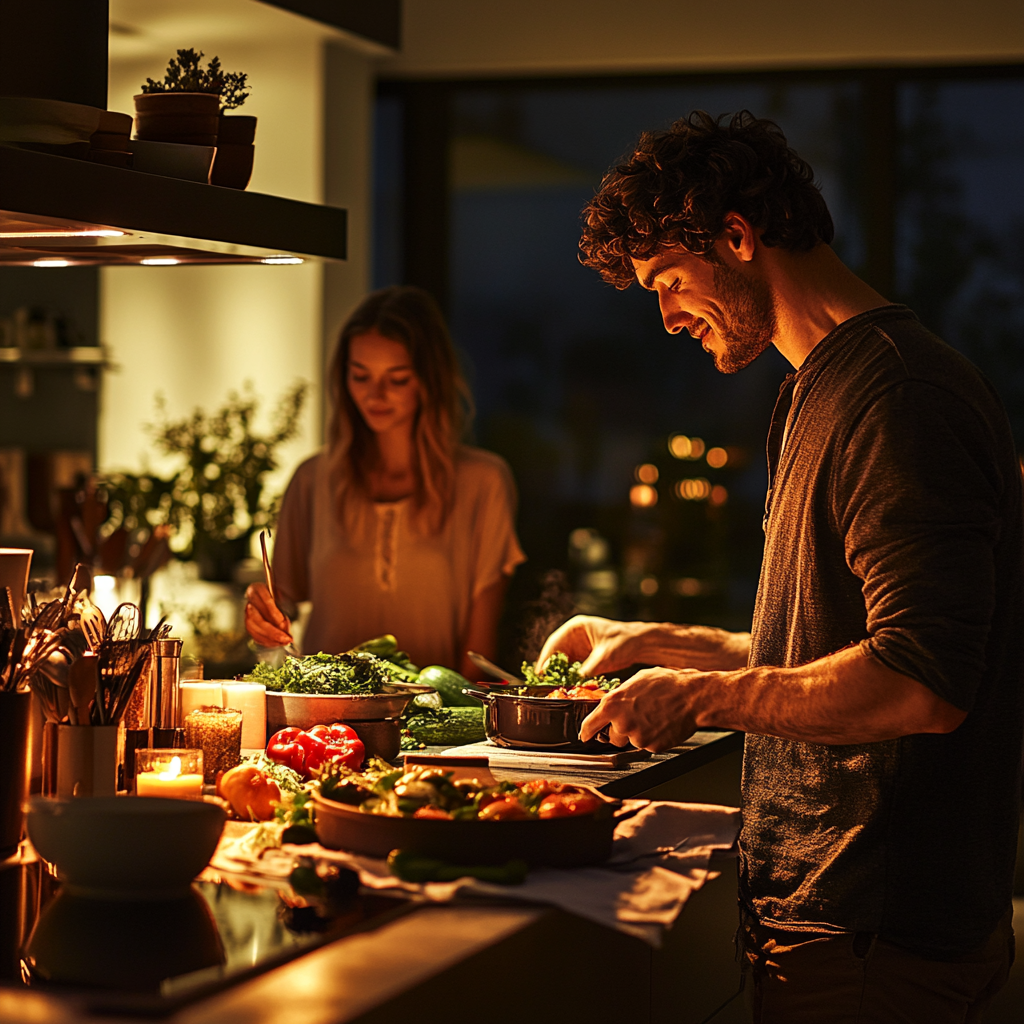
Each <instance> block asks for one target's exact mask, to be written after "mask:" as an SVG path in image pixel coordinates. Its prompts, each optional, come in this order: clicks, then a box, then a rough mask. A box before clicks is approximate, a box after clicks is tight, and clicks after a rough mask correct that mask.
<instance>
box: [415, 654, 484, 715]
mask: <svg viewBox="0 0 1024 1024" xmlns="http://www.w3.org/2000/svg"><path fill="white" fill-rule="evenodd" d="M416 682H417V683H420V684H421V685H423V686H432V687H433V688H434V689H435V690H437V692H438V693H439V694H441V700H443V701H444V704H445V707H449V708H479V707H480V701H478V700H475V699H474V698H473V697H467V696H466V695H465V694H464V693H463V692H462V688H463V687H464V686H469V685H470V682H469V680H468V679H467V678H466V677H465V676H460V675H459V673H458V672H456V671H455V670H454V669H450V668H444V667H443V666H442V665H428V666H427V667H426V668H425V669H424V670H423V671H422V672H421V673H420V674H419V677H418V678H417V680H416Z"/></svg>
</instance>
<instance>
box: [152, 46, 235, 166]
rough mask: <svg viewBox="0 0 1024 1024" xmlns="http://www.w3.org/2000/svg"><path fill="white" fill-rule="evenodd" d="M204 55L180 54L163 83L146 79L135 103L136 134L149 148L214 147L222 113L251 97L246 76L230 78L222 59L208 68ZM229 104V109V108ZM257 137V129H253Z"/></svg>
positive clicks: (190, 50) (213, 61)
mask: <svg viewBox="0 0 1024 1024" xmlns="http://www.w3.org/2000/svg"><path fill="white" fill-rule="evenodd" d="M203 56H204V54H203V52H202V51H201V50H200V51H199V52H198V53H196V51H195V50H192V49H189V50H178V52H177V56H175V57H172V58H171V59H170V61H168V64H167V70H166V72H165V73H164V77H163V81H160V82H156V81H154V80H153V79H152V78H147V79H146V83H145V85H143V86H142V92H141V93H140V94H139V95H138V96H136V97H135V130H136V135H137V136H138V138H139V139H142V140H145V141H148V142H176V143H179V144H183V145H190V146H216V145H217V136H218V131H219V128H220V114H221V112H222V110H223V109H234V108H235V107H238V106H241V104H242V103H244V102H245V100H246V98H247V97H248V95H249V94H248V93H247V92H245V83H246V78H247V76H246V75H245V74H243V73H240V72H226V71H224V69H223V68H222V67H221V66H220V58H218V57H214V58H212V59H211V60H210V61H209V63H208V64H207V65H206V67H205V68H204V67H203V66H202V59H203ZM225 98H226V103H227V104H230V106H228V105H226V104H225ZM254 131H255V127H254Z"/></svg>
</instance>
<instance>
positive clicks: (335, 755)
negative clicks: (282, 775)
mask: <svg viewBox="0 0 1024 1024" xmlns="http://www.w3.org/2000/svg"><path fill="white" fill-rule="evenodd" d="M365 754H366V750H365V748H364V747H363V741H362V740H361V739H360V738H359V736H358V735H357V734H356V731H355V729H352V728H350V727H349V726H347V725H343V724H342V723H341V722H337V723H335V724H334V725H314V726H313V728H312V729H309V730H307V731H305V732H303V730H302V729H298V728H296V727H295V726H292V727H290V728H288V729H282V730H281V731H280V732H276V733H274V735H273V736H271V737H270V742H269V743H268V744H267V757H269V758H270V760H271V761H276V762H277V763H278V764H283V765H287V766H288V767H289V768H291V769H293V770H294V771H296V772H298V773H299V774H300V775H301V776H303V778H307V779H308V778H309V777H310V776H311V775H312V773H313V772H314V771H317V770H318V769H319V768H320V767H321V766H322V765H323V764H325V763H326V762H328V761H333V760H335V759H337V760H340V761H341V763H342V764H344V765H345V766H346V767H347V768H352V769H358V768H359V767H360V766H361V765H362V763H363V758H364V756H365Z"/></svg>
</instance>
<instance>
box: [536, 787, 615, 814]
mask: <svg viewBox="0 0 1024 1024" xmlns="http://www.w3.org/2000/svg"><path fill="white" fill-rule="evenodd" d="M601 804H602V801H601V800H599V799H598V798H597V797H596V796H594V794H593V793H555V794H552V795H551V796H547V797H545V798H544V799H543V800H542V801H541V804H540V807H539V808H538V810H537V814H538V816H539V817H541V818H569V817H574V816H576V815H581V814H593V813H594V812H595V811H596V810H597V809H598V808H599V807H600V806H601Z"/></svg>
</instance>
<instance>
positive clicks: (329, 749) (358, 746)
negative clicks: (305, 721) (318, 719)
mask: <svg viewBox="0 0 1024 1024" xmlns="http://www.w3.org/2000/svg"><path fill="white" fill-rule="evenodd" d="M307 735H308V736H312V737H314V738H315V739H317V740H319V741H320V742H321V743H323V744H324V754H323V758H322V759H321V762H320V763H321V764H323V763H325V762H327V761H334V760H340V761H341V763H342V764H343V765H344V766H345V767H346V768H351V769H353V770H358V769H359V768H360V767H361V766H362V763H363V760H364V758H365V757H366V748H365V747H364V746H363V741H362V740H361V739H360V738H359V734H358V733H357V732H356V731H355V729H353V728H352V727H351V726H349V725H345V724H344V723H343V722H335V723H334V724H333V725H314V726H313V728H312V729H310V730H308V732H307ZM307 763H308V755H307Z"/></svg>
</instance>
